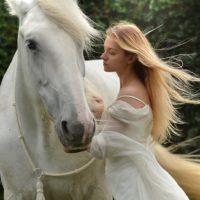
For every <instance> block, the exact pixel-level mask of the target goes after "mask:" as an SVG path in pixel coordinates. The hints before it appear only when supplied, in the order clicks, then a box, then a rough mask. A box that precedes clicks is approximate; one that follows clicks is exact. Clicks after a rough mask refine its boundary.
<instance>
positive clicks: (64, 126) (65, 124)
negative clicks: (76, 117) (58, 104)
mask: <svg viewBox="0 0 200 200" xmlns="http://www.w3.org/2000/svg"><path fill="white" fill-rule="evenodd" d="M61 126H62V130H63V132H64V133H68V132H69V130H68V128H67V121H62V122H61Z"/></svg>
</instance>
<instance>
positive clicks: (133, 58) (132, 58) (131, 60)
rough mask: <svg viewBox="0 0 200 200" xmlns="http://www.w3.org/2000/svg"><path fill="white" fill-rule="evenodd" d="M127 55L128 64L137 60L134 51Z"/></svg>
mask: <svg viewBox="0 0 200 200" xmlns="http://www.w3.org/2000/svg"><path fill="white" fill-rule="evenodd" d="M127 56H128V60H127V62H128V65H132V64H133V63H134V62H135V61H136V55H135V54H133V53H129V54H127Z"/></svg>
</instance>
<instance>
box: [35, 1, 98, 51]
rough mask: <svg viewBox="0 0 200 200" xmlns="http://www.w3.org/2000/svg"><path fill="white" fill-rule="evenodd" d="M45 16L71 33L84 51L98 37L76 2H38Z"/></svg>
mask: <svg viewBox="0 0 200 200" xmlns="http://www.w3.org/2000/svg"><path fill="white" fill-rule="evenodd" d="M36 1H37V4H38V6H39V7H40V8H41V9H42V11H43V12H44V13H45V15H46V16H47V17H48V18H50V20H52V21H53V22H54V23H55V24H57V25H58V26H59V27H61V28H62V29H63V30H65V31H66V32H67V33H69V34H70V35H71V36H72V37H73V38H74V39H75V40H76V41H77V42H78V43H79V44H80V45H81V46H83V48H84V49H86V50H87V49H88V48H90V47H91V45H92V42H93V40H94V39H95V38H97V37H98V35H99V34H98V31H97V30H96V29H94V28H93V26H92V22H91V20H90V19H89V18H88V17H87V16H86V15H84V13H83V12H82V11H81V9H80V8H79V6H78V4H77V1H75V0H56V1H55V0H36Z"/></svg>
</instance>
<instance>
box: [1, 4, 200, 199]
mask: <svg viewBox="0 0 200 200" xmlns="http://www.w3.org/2000/svg"><path fill="white" fill-rule="evenodd" d="M79 4H80V7H81V8H82V10H83V11H84V12H85V14H86V15H87V16H89V17H90V18H91V19H92V20H93V21H94V22H95V23H96V25H95V26H96V28H97V29H99V30H102V31H104V30H105V29H106V28H107V27H108V25H109V24H111V23H113V22H115V21H119V20H128V21H130V22H134V23H136V24H137V25H138V26H139V27H140V28H141V29H142V30H143V31H148V30H151V29H153V28H155V27H158V26H159V25H162V26H161V27H160V28H158V29H157V30H155V31H153V32H152V33H150V34H149V35H148V36H147V37H148V39H149V40H150V42H151V43H152V45H153V46H154V47H155V48H156V49H163V48H164V49H165V50H164V51H163V50H162V51H161V50H159V51H158V53H159V54H160V56H161V57H168V56H174V55H179V56H178V57H179V58H181V59H182V60H183V62H184V68H187V69H189V70H192V71H193V72H195V73H197V74H200V65H199V63H200V37H199V36H200V23H199V22H200V12H199V11H200V1H199V0H93V1H91V0H79ZM17 28H18V21H17V19H16V18H15V17H11V16H10V15H9V14H8V12H7V11H6V9H5V5H4V1H3V0H0V81H1V79H2V77H3V75H4V73H5V71H6V69H7V67H8V66H9V63H10V61H11V59H12V57H13V55H14V52H15V50H16V48H17V47H16V45H17V44H16V39H17ZM185 41H187V42H186V43H185V44H182V43H184V42H185ZM178 44H182V45H180V46H179V47H178V48H171V47H173V46H174V45H178ZM101 52H102V43H101V42H98V43H97V44H96V46H95V48H94V51H93V53H92V54H91V55H89V56H88V55H87V56H86V59H93V58H99V56H100V54H101ZM195 90H199V85H196V86H195ZM180 112H181V116H182V118H183V120H184V121H186V122H187V123H185V124H184V125H181V126H180V129H181V131H180V133H181V135H180V136H179V137H177V136H176V137H175V136H174V137H172V138H170V139H169V140H168V141H167V142H166V143H165V145H166V146H168V145H170V144H172V143H178V142H181V141H185V140H188V139H190V138H193V137H195V136H198V135H200V106H194V105H185V106H183V107H181V108H180ZM0 130H1V127H0ZM199 146H200V142H199V141H198V140H195V141H193V142H192V144H191V145H189V146H186V147H184V148H180V149H179V150H178V151H179V152H180V153H189V152H191V151H195V150H197V149H199ZM198 153H199V152H198ZM8 159H9V158H8ZM1 193H3V190H2V188H1V187H0V200H1V199H3V197H2V194H1Z"/></svg>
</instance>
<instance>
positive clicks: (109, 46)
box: [101, 36, 133, 73]
mask: <svg viewBox="0 0 200 200" xmlns="http://www.w3.org/2000/svg"><path fill="white" fill-rule="evenodd" d="M131 57H133V55H131V54H128V53H126V52H125V51H124V50H123V49H122V48H120V46H119V45H118V44H117V43H116V42H115V40H114V39H113V38H112V37H110V36H107V37H106V39H105V42H104V52H103V54H102V55H101V59H103V65H104V70H105V71H106V72H117V73H122V72H123V71H124V70H125V68H126V67H127V66H128V64H130V61H131V60H132V59H131ZM131 65H132V63H131Z"/></svg>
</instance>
